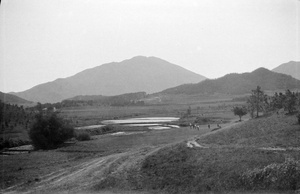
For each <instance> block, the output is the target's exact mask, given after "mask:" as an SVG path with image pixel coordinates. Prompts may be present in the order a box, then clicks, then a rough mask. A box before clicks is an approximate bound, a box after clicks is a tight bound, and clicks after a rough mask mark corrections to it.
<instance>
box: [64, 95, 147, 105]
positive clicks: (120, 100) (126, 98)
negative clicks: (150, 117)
mask: <svg viewBox="0 0 300 194" xmlns="http://www.w3.org/2000/svg"><path fill="white" fill-rule="evenodd" d="M145 97H146V92H136V93H126V94H121V95H116V96H102V95H90V96H89V95H84V96H75V97H73V98H69V99H66V100H63V101H62V104H63V105H64V106H66V107H67V106H80V105H97V106H99V105H111V106H124V105H141V103H143V102H142V101H140V100H141V99H143V98H145Z"/></svg>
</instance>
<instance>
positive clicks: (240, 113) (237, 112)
mask: <svg viewBox="0 0 300 194" xmlns="http://www.w3.org/2000/svg"><path fill="white" fill-rule="evenodd" d="M247 112H248V111H247V108H246V107H245V106H242V107H238V106H236V107H234V108H233V113H234V115H237V116H239V117H240V121H241V120H242V116H244V115H246V114H247Z"/></svg>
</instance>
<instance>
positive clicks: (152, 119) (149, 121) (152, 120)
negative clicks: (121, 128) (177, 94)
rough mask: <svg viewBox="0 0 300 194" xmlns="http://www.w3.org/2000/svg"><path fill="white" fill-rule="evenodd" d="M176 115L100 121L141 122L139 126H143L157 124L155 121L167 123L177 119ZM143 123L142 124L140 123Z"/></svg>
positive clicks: (112, 122)
mask: <svg viewBox="0 0 300 194" xmlns="http://www.w3.org/2000/svg"><path fill="white" fill-rule="evenodd" d="M178 119H179V118H177V117H144V118H130V119H119V120H105V121H102V123H103V124H105V125H113V124H141V125H139V126H145V124H157V123H168V122H172V121H177V120H178ZM142 124H144V125H142ZM135 126H137V125H135Z"/></svg>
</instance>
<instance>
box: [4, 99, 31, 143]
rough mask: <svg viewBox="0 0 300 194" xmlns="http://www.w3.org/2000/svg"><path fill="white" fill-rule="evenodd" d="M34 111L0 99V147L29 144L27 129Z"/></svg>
mask: <svg viewBox="0 0 300 194" xmlns="http://www.w3.org/2000/svg"><path fill="white" fill-rule="evenodd" d="M34 116H35V112H34V111H31V110H28V109H26V108H24V107H23V106H18V105H12V104H7V103H4V102H2V101H1V100H0V135H1V137H0V149H3V148H10V147H15V146H21V145H26V144H29V142H30V141H29V138H28V135H27V131H28V130H29V128H30V126H31V125H32V123H33V121H34V119H35V118H34Z"/></svg>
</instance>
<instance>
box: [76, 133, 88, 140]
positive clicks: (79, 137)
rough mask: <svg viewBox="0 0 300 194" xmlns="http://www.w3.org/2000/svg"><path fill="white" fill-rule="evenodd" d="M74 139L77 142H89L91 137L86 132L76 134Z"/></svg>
mask: <svg viewBox="0 0 300 194" xmlns="http://www.w3.org/2000/svg"><path fill="white" fill-rule="evenodd" d="M76 139H77V140H78V141H88V140H91V136H90V134H89V133H87V132H80V133H77V134H76Z"/></svg>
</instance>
